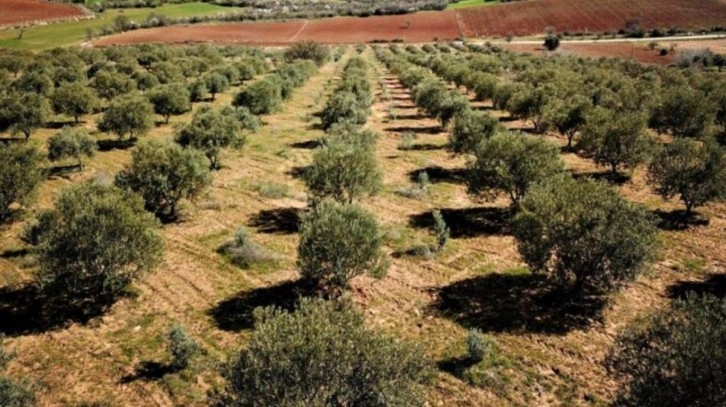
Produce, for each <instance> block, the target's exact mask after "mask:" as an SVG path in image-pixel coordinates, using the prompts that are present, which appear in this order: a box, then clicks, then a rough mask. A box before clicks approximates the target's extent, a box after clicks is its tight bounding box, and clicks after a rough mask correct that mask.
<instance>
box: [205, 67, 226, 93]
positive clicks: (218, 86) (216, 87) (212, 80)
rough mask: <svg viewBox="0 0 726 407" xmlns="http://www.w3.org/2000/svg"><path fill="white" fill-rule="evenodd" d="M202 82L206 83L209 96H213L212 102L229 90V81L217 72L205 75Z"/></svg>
mask: <svg viewBox="0 0 726 407" xmlns="http://www.w3.org/2000/svg"><path fill="white" fill-rule="evenodd" d="M202 81H204V84H205V85H206V87H207V91H208V92H209V94H210V95H212V100H214V98H215V96H216V95H217V93H222V92H224V91H225V90H227V89H228V88H229V79H227V77H226V76H224V75H222V74H220V73H217V72H212V73H209V74H207V75H204V76H203V77H202Z"/></svg>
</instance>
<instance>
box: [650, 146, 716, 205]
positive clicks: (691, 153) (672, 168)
mask: <svg viewBox="0 0 726 407" xmlns="http://www.w3.org/2000/svg"><path fill="white" fill-rule="evenodd" d="M648 182H649V183H650V184H651V185H652V186H653V188H654V190H655V192H656V193H657V194H659V195H660V196H662V197H663V198H664V199H671V198H673V197H674V196H678V197H679V198H680V200H681V201H683V203H684V204H685V205H686V212H687V213H691V210H692V209H693V208H694V207H698V206H701V205H704V204H706V203H708V202H710V201H715V200H724V199H726V152H724V149H723V148H722V147H719V146H718V145H717V144H716V143H715V142H714V141H707V142H705V143H701V142H699V141H694V140H690V139H675V140H673V142H671V143H669V144H667V145H666V146H664V147H663V148H661V149H660V151H659V152H658V153H657V154H656V155H655V157H654V159H653V161H652V162H651V163H650V166H649V167H648Z"/></svg>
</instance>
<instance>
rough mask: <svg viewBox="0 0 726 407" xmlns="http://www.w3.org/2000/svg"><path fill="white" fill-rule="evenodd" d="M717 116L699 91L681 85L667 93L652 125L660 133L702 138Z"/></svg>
mask: <svg viewBox="0 0 726 407" xmlns="http://www.w3.org/2000/svg"><path fill="white" fill-rule="evenodd" d="M715 117H716V108H715V107H714V106H713V105H712V104H711V102H710V101H709V100H708V98H707V97H706V96H705V95H704V94H703V93H702V92H701V91H699V90H694V89H691V88H690V87H689V86H686V85H684V86H678V87H673V88H670V89H668V90H666V91H665V92H664V93H663V96H662V98H661V103H660V104H658V105H657V106H656V107H655V109H654V110H653V114H652V117H651V125H652V126H653V128H655V129H656V130H657V131H659V132H660V133H668V132H670V133H671V134H673V135H674V136H676V137H692V138H702V137H703V136H704V135H705V134H707V133H708V131H709V127H710V126H711V125H712V124H713V122H714V119H715Z"/></svg>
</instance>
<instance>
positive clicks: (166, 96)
mask: <svg viewBox="0 0 726 407" xmlns="http://www.w3.org/2000/svg"><path fill="white" fill-rule="evenodd" d="M148 98H149V101H150V102H151V104H152V105H153V106H154V112H155V113H156V114H159V115H161V117H163V118H164V123H169V118H170V117H171V116H173V115H180V114H184V113H186V112H188V111H190V110H191V109H192V104H191V99H192V97H191V95H190V94H189V90H188V89H187V87H186V86H185V85H184V84H183V83H172V84H169V85H164V86H160V87H158V88H156V89H154V90H152V91H151V92H150V93H149V94H148Z"/></svg>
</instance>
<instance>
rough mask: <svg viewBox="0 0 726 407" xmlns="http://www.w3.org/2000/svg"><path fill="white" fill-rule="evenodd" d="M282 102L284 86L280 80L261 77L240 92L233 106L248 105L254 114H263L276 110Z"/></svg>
mask: <svg viewBox="0 0 726 407" xmlns="http://www.w3.org/2000/svg"><path fill="white" fill-rule="evenodd" d="M281 104H282V88H281V87H280V84H279V83H278V81H273V80H269V79H261V80H259V81H256V82H254V83H252V84H250V85H248V86H247V87H245V88H244V89H243V90H242V91H241V92H240V93H238V94H237V95H236V96H235V98H234V100H233V101H232V105H233V106H237V107H246V108H247V109H249V110H250V112H252V113H253V114H256V115H262V114H269V113H272V112H273V111H275V110H276V109H277V108H278V107H280V105H281Z"/></svg>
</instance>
